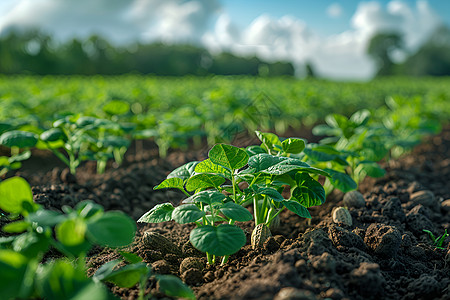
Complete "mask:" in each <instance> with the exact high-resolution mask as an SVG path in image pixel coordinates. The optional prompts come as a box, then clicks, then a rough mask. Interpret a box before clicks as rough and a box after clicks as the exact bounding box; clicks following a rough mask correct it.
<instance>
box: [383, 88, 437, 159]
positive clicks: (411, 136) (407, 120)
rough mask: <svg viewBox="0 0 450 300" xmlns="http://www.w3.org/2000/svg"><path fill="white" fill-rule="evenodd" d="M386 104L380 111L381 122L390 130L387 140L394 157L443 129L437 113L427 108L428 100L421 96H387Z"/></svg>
mask: <svg viewBox="0 0 450 300" xmlns="http://www.w3.org/2000/svg"><path fill="white" fill-rule="evenodd" d="M385 104H386V108H385V109H380V110H379V111H378V112H379V114H380V119H381V121H380V122H381V123H382V124H383V126H384V128H385V129H386V130H387V132H389V138H388V139H386V141H385V142H386V144H387V145H389V148H388V149H389V150H390V151H389V155H390V156H392V157H394V158H398V157H399V156H400V155H402V154H404V153H406V152H408V151H410V150H411V149H412V148H413V147H414V146H416V145H418V144H419V143H420V142H421V141H422V138H423V137H424V136H426V135H430V134H437V133H439V132H440V130H441V124H440V122H439V120H438V117H437V116H436V113H431V112H430V111H429V109H426V101H424V99H423V98H422V97H420V96H416V97H412V98H404V97H387V98H386V101H385Z"/></svg>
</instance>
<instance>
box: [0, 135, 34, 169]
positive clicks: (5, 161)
mask: <svg viewBox="0 0 450 300" xmlns="http://www.w3.org/2000/svg"><path fill="white" fill-rule="evenodd" d="M37 142H38V136H37V135H36V134H34V133H31V132H26V131H20V130H11V131H6V132H4V133H3V134H2V135H0V145H1V146H5V147H8V148H10V149H11V156H9V157H8V156H0V177H1V176H3V175H4V174H6V173H7V172H8V171H10V170H17V169H19V168H20V167H21V166H22V161H24V160H27V159H28V158H30V156H31V150H30V148H32V147H34V146H35V145H36V143H37Z"/></svg>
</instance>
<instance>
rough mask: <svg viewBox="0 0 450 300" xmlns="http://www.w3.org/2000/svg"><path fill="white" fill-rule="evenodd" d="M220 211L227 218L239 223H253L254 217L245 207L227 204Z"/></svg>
mask: <svg viewBox="0 0 450 300" xmlns="http://www.w3.org/2000/svg"><path fill="white" fill-rule="evenodd" d="M220 211H221V212H222V213H223V214H224V215H225V216H226V217H227V218H230V219H232V220H236V221H238V222H246V221H251V220H252V219H253V215H252V214H251V213H250V212H249V211H248V210H247V209H246V208H244V207H242V206H240V205H238V204H236V203H233V202H227V203H225V204H224V205H223V206H222V207H221V208H220Z"/></svg>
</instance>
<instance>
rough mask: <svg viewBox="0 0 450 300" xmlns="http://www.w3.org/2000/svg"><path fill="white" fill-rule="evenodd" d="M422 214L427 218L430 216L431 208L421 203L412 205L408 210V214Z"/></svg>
mask: <svg viewBox="0 0 450 300" xmlns="http://www.w3.org/2000/svg"><path fill="white" fill-rule="evenodd" d="M417 214H419V215H424V216H425V217H427V218H430V216H431V210H430V209H429V208H428V207H425V206H423V205H422V204H419V205H416V206H414V207H413V208H412V209H411V210H410V211H409V212H408V214H407V215H408V216H409V215H417Z"/></svg>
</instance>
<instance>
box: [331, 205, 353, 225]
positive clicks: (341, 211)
mask: <svg viewBox="0 0 450 300" xmlns="http://www.w3.org/2000/svg"><path fill="white" fill-rule="evenodd" d="M331 216H332V218H333V222H334V223H336V224H343V225H346V226H352V224H353V220H352V216H351V215H350V212H349V211H348V210H347V209H346V208H344V207H336V208H334V209H333V212H332V213H331Z"/></svg>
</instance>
